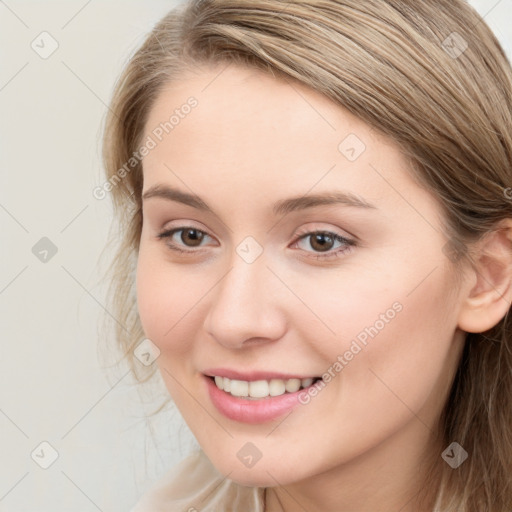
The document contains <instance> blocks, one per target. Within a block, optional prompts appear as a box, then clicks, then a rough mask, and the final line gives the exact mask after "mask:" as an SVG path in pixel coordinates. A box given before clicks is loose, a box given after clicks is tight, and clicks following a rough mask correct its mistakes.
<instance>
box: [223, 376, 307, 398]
mask: <svg viewBox="0 0 512 512" xmlns="http://www.w3.org/2000/svg"><path fill="white" fill-rule="evenodd" d="M215 384H216V385H217V387H218V388H219V389H222V390H224V391H226V392H228V393H231V395H232V396H240V397H241V396H243V397H250V398H265V397H267V396H280V395H283V394H284V393H286V392H288V393H294V392H295V391H298V390H299V389H300V388H301V387H303V388H307V387H308V386H311V384H313V379H312V378H307V379H288V380H282V379H270V380H254V381H251V382H248V381H245V380H235V379H233V380H232V379H228V378H227V377H215Z"/></svg>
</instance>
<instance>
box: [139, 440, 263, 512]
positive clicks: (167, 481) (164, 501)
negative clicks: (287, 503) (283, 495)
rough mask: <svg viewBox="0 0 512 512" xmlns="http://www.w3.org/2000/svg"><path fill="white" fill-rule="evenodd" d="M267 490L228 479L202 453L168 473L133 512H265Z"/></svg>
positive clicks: (196, 453) (189, 457)
mask: <svg viewBox="0 0 512 512" xmlns="http://www.w3.org/2000/svg"><path fill="white" fill-rule="evenodd" d="M264 494H265V489H264V488H263V487H245V486H242V485H240V484H237V483H236V482H233V481H232V480H229V479H228V478H225V477H224V476H223V475H222V474H221V473H219V472H218V471H217V469H215V467H214V466H213V465H212V463H211V462H210V460H209V459H208V458H207V457H206V455H205V454H204V452H203V451H202V450H199V451H197V452H195V453H193V454H192V455H190V456H188V457H187V458H186V459H184V460H182V461H181V462H180V463H179V464H178V465H176V466H174V467H173V468H172V469H171V470H170V471H168V472H167V473H166V474H165V475H164V476H163V478H161V479H160V480H158V481H157V482H156V484H154V485H153V486H152V487H151V488H150V489H149V491H148V492H147V493H146V494H144V496H142V498H141V499H140V500H139V501H138V503H137V504H136V505H135V507H134V508H132V510H131V511H130V512H228V511H230V512H264V510H265V506H264V503H265V502H264Z"/></svg>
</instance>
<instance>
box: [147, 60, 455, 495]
mask: <svg viewBox="0 0 512 512" xmlns="http://www.w3.org/2000/svg"><path fill="white" fill-rule="evenodd" d="M191 98H192V99H191ZM187 105H188V106H187ZM171 116H174V117H173V118H172V119H171ZM170 119H171V120H170ZM166 123H167V124H166ZM144 141H145V143H146V145H147V148H149V150H148V151H147V156H145V158H144V162H143V167H144V190H143V195H145V197H144V200H143V217H144V222H143V229H142V235H141V240H140V252H139V260H138V269H137V294H138V308H139V313H140V318H141V322H142V325H143V328H144V331H145V334H146V336H147V337H148V338H149V339H150V340H151V341H152V342H153V343H154V344H155V345H157V347H158V348H159V350H160V356H159V358H158V359H157V360H156V364H158V367H159V369H160V371H161V374H162V377H163V379H164V381H165V383H166V386H167V388H168V390H169V392H170V394H171V396H172V398H173V399H174V401H175V402H176V404H177V406H178V407H179V409H180V411H181V413H182V415H183V417H184V418H185V420H186V422H187V423H188V425H189V426H190V428H191V430H192V431H193V433H194V435H195V436H196V438H197V439H198V441H199V443H200V445H201V446H202V448H203V449H204V451H205V452H206V455H207V456H208V457H209V458H210V459H211V461H212V462H213V463H214V465H215V466H216V467H217V468H218V469H219V470H220V471H221V472H223V473H224V474H225V475H228V474H229V478H231V479H233V480H235V481H238V482H240V483H243V484H246V485H258V486H264V485H271V486H274V485H276V484H277V483H279V484H281V485H285V484H287V483H291V482H297V481H300V480H304V479H306V478H310V477H313V476H315V475H319V474H321V473H324V472H326V471H329V470H331V471H343V468H351V471H352V474H353V475H357V469H356V468H358V467H359V468H361V467H362V466H360V465H359V463H361V464H363V461H373V462H374V463H377V464H378V461H379V460H380V462H381V463H382V464H384V463H392V462H391V461H392V460H393V457H394V458H395V459H394V460H396V461H402V462H397V463H396V465H393V467H395V468H397V467H399V466H400V467H402V466H404V465H405V466H406V465H407V464H408V463H407V461H408V460H409V459H410V460H411V464H410V465H411V467H413V466H414V464H413V462H412V461H413V460H414V461H416V462H417V461H418V458H421V457H422V454H423V452H424V451H425V450H426V445H427V443H428V440H429V438H430V436H431V435H432V432H433V430H434V428H435V422H436V420H437V418H438V415H439V413H440V411H441V408H442V405H443V403H444V401H445V399H446V397H447V392H448V390H449V386H450V383H451V379H452V377H453V373H454V370H455V367H456V365H457V362H458V358H459V355H460V350H461V347H462V342H463V338H464V336H463V333H462V332H461V331H460V330H458V328H457V323H458V312H459V307H460V305H459V303H460V298H459V297H458V295H457V289H456V287H455V278H454V274H453V269H452V268H451V266H450V265H451V264H450V261H449V259H448V258H447V256H446V255H445V251H444V250H443V248H444V246H445V243H446V242H447V240H446V239H445V238H444V236H443V235H442V234H441V216H440V209H439V206H438V205H437V203H436V202H435V201H434V200H433V198H432V196H431V195H430V194H429V193H427V192H426V191H425V190H424V189H422V188H420V187H419V186H418V185H417V184H416V183H415V182H414V181H413V179H412V178H411V174H410V173H411V170H410V167H409V164H408V162H407V161H406V159H405V158H404V157H403V156H402V155H401V153H400V151H399V149H398V147H397V146H396V145H394V144H393V143H392V142H391V141H389V140H387V139H385V138H384V137H382V136H381V135H379V134H378V133H376V132H375V131H374V130H372V128H371V127H370V126H368V125H367V124H365V123H363V122H362V121H360V120H358V119H357V118H356V117H354V116H352V115H351V114H349V113H348V112H347V111H346V110H344V109H342V108H340V107H339V106H337V105H335V104H334V103H332V102H331V101H329V100H328V99H327V98H325V97H323V96H321V95H319V94H318V93H315V92H313V91H311V90H309V89H308V88H306V87H304V86H301V85H297V84H295V83H287V82H285V81H280V80H278V79H276V78H273V77H269V76H267V75H264V74H262V73H261V72H259V71H256V70H247V69H244V68H241V67H235V66H229V67H227V68H225V69H224V68H223V67H216V68H209V67H202V68H198V71H197V73H195V74H192V73H190V74H187V75H186V76H185V75H184V76H183V78H182V79H181V80H179V81H177V82H174V83H173V84H172V85H171V86H170V87H169V88H167V89H166V90H164V91H163V92H162V93H161V95H160V96H159V98H158V99H157V101H156V103H155V104H154V107H153V109H152V111H151V113H150V116H149V118H148V121H147V124H146V131H145V134H144ZM215 376H216V377H217V379H215V380H216V381H217V383H218V384H219V385H220V386H221V387H226V386H228V387H230V388H229V389H230V391H229V392H228V391H226V390H221V389H219V388H218V387H217V386H216V384H215V381H214V378H213V377H215ZM322 376H323V379H322V380H320V381H319V382H317V383H316V384H313V385H310V382H308V380H307V379H311V378H313V379H315V378H321V377H322ZM232 381H236V382H232ZM299 385H300V386H301V388H300V389H298V390H297V387H298V386H299ZM303 386H305V388H304V387H303ZM286 390H288V391H286ZM283 391H284V392H285V393H284V394H283ZM269 393H270V394H271V395H272V396H270V397H269V396H268V395H269ZM233 395H235V396H233ZM247 395H253V396H252V397H251V398H252V399H250V398H244V397H246V396H247ZM403 461H405V462H403ZM405 466H404V467H405Z"/></svg>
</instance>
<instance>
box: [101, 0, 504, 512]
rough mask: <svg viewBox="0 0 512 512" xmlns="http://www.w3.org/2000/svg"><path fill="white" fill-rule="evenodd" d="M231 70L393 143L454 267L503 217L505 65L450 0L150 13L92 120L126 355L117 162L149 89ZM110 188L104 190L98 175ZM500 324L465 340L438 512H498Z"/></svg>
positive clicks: (273, 2) (129, 204) (127, 293)
mask: <svg viewBox="0 0 512 512" xmlns="http://www.w3.org/2000/svg"><path fill="white" fill-rule="evenodd" d="M209 63H235V64H241V65H244V66H251V67H255V68H258V69H260V70H264V71H266V72H268V73H270V74H272V75H273V76H282V77H286V78H287V79H292V80H296V81H298V82H300V83H302V84H305V85H307V86H309V87H310V88H311V89H313V90H315V91H317V92H319V93H321V94H324V95H325V96H327V97H328V98H330V99H332V100H333V101H335V102H336V103H338V104H339V105H341V106H342V107H344V108H346V109H347V110H349V111H350V112H351V113H353V114H355V115H356V116H358V117H359V118H360V119H362V120H363V121H365V122H367V123H368V124H369V125H371V126H372V127H374V128H375V129H377V130H379V131H380V132H382V133H383V134H385V135H386V136H388V137H390V138H391V139H392V140H394V141H395V142H397V143H398V144H399V146H400V147H401V148H402V150H403V153H404V154H405V155H406V156H407V157H408V158H410V161H411V163H412V166H411V167H412V172H413V175H414V177H415V178H416V179H417V180H418V182H419V183H420V184H421V185H422V186H423V187H425V188H426V189H427V190H429V191H430V192H431V193H432V194H433V196H434V197H435V198H437V200H438V201H439V203H440V205H441V207H442V209H443V212H444V222H445V226H444V229H445V230H446V233H447V234H448V235H449V238H450V240H451V241H450V249H449V251H448V252H447V254H449V255H451V258H450V259H451V260H452V262H453V263H454V268H455V269H456V267H457V262H458V261H460V258H461V257H462V256H464V255H465V253H466V252H467V250H466V248H467V246H468V244H469V242H471V241H475V240H478V239H479V238H480V237H482V236H483V235H484V234H486V233H487V232H489V231H492V230H493V229H495V227H496V224H497V222H498V221H500V220H502V219H505V218H511V217H512V201H510V200H509V198H507V194H506V193H505V192H504V191H505V190H506V189H507V188H508V187H510V186H511V185H512V71H511V67H510V63H509V62H508V60H507V58H506V56H505V53H504V51H503V49H502V47H501V46H500V44H499V42H498V41H497V39H496V38H495V36H494V35H493V33H492V32H491V31H490V29H489V28H488V26H487V25H486V24H485V22H484V21H483V19H482V18H480V17H479V15H478V14H477V13H476V12H475V11H474V10H473V9H472V8H471V7H470V6H469V5H468V4H467V3H465V2H464V1H463V0H450V1H445V0H422V1H417V0H299V1H293V2H290V1H284V0H251V1H243V0H198V1H190V2H187V3H186V4H183V5H180V6H179V7H178V8H176V9H175V10H173V11H171V12H170V13H169V14H168V15H167V16H166V17H165V18H163V19H162V20H161V21H160V22H159V23H158V24H157V25H156V26H155V28H154V29H153V31H152V32H151V33H150V34H149V36H148V37H147V39H146V41H145V42H144V44H143V45H142V47H141V48H140V49H139V50H138V51H137V52H136V53H135V55H134V56H133V57H132V58H131V60H130V62H129V63H128V65H127V67H126V69H125V70H124V72H123V74H122V76H121V77H120V79H119V81H118V83H117V86H116V88H115V92H114V95H113V100H112V103H111V111H110V112H111V113H110V114H109V115H108V118H107V121H106V129H105V138H104V163H105V168H106V175H107V178H108V180H109V181H110V183H112V184H113V185H112V187H111V189H112V191H111V193H112V198H113V201H114V206H115V215H116V217H117V221H118V227H119V236H120V237H121V241H120V244H119V247H118V251H117V254H116V257H115V259H114V260H113V263H112V267H111V269H110V274H109V277H108V278H109V280H110V282H111V288H110V295H109V310H110V311H111V312H112V313H113V316H114V317H115V319H116V322H117V323H116V324H115V328H116V334H115V336H116V340H117V342H118V344H119V346H120V347H121V348H122V351H123V353H124V354H125V355H126V356H127V358H128V360H129V361H131V367H132V370H133V372H134V374H135V375H136V377H137V378H138V379H139V381H141V382H143V381H146V380H148V379H149V378H150V377H151V376H152V375H153V373H154V372H155V368H154V367H152V368H149V369H148V368H145V367H144V366H143V365H140V364H138V362H137V361H134V360H133V351H134V348H135V346H136V345H137V344H138V343H139V342H140V341H141V340H142V339H143V338H144V333H143V331H142V328H141V325H140V321H139V318H138V314H137V304H136V298H135V277H134V275H135V274H134V273H135V264H136V259H137V253H138V248H139V238H140V233H141V227H142V207H141V191H142V165H141V163H140V161H137V162H135V161H132V163H133V166H131V167H130V168H129V169H128V171H126V172H125V173H124V175H123V178H122V179H118V178H119V171H120V169H121V168H123V166H125V167H124V168H125V170H126V163H127V162H128V161H129V160H130V158H132V156H133V154H134V152H135V151H137V149H138V148H139V146H140V145H141V143H142V133H143V129H144V125H145V122H146V120H147V118H148V113H149V111H150V109H151V107H152V105H153V103H154V101H155V98H156V97H157V96H158V94H159V92H160V91H161V90H162V88H163V87H164V86H165V85H166V84H168V83H169V82H171V81H173V80H179V76H180V73H182V72H183V71H185V70H187V69H188V68H189V67H190V66H197V65H200V64H209ZM114 178H116V180H115V182H114V181H112V180H113V179H114ZM511 349H512V320H511V317H510V316H509V315H508V314H507V315H506V317H505V318H504V319H503V320H502V321H501V322H500V323H499V324H498V325H496V326H495V327H494V328H493V329H491V330H489V331H488V332H485V333H482V334H468V335H467V340H466V343H465V347H464V352H463V355H462V358H461V361H460V365H459V367H458V370H457V374H456V377H455V380H454V382H453V387H452V390H451V394H450V396H449V399H448V401H447V403H446V406H445V408H444V410H443V414H442V417H441V421H440V426H439V432H440V434H439V435H440V438H441V441H442V443H443V445H444V446H448V445H449V444H450V443H451V442H452V441H456V442H458V443H459V444H460V445H461V446H462V447H463V448H464V449H465V450H466V451H467V452H468V453H469V459H468V460H467V461H466V462H464V463H463V464H462V465H461V466H460V467H458V468H457V469H452V468H451V467H449V466H448V464H446V463H444V461H443V460H442V459H441V453H436V454H432V470H433V471H432V478H431V480H430V481H429V482H428V483H427V484H426V487H429V488H430V489H434V492H435V496H436V497H437V500H438V506H439V510H442V511H443V512H455V511H457V512H483V511H486V512H487V511H489V512H502V511H505V510H507V511H509V510H511V507H512V350H511Z"/></svg>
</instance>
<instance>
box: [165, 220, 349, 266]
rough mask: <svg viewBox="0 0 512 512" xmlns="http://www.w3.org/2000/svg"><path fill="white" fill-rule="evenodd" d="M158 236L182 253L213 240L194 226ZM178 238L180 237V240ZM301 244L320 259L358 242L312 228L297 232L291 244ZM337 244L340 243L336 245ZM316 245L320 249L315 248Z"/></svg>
mask: <svg viewBox="0 0 512 512" xmlns="http://www.w3.org/2000/svg"><path fill="white" fill-rule="evenodd" d="M178 234H179V236H178V237H176V236H175V235H178ZM157 238H158V239H159V240H162V241H165V244H166V246H167V247H168V248H169V249H170V250H171V251H173V252H176V253H178V254H181V255H187V254H190V255H194V254H199V253H202V252H204V249H203V247H204V246H203V245H201V243H202V242H203V241H205V240H207V239H208V238H210V239H212V240H213V238H212V237H210V235H208V234H207V233H206V232H205V231H202V230H200V229H198V228H196V227H194V226H181V227H177V228H172V229H168V230H164V231H162V232H161V233H159V234H158V235H157ZM176 238H178V239H179V241H178V242H177V241H176ZM180 242H181V243H180ZM189 244H190V245H189ZM300 244H302V247H299V250H302V251H303V252H305V253H307V254H308V256H307V257H310V258H314V259H317V260H320V259H331V258H336V257H339V256H342V255H343V254H345V253H346V252H347V251H350V250H351V249H352V248H353V247H354V246H355V245H356V242H355V241H354V240H351V239H349V238H346V237H344V236H341V235H339V234H337V233H334V232H332V231H328V230H310V231H306V232H303V233H299V234H297V237H296V238H295V241H294V242H292V244H291V245H292V246H293V247H298V246H299V245H300ZM336 244H339V245H338V246H337V247H335V246H336ZM304 246H309V247H310V248H312V249H313V251H309V250H307V249H305V248H304ZM315 247H316V249H319V250H315Z"/></svg>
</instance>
